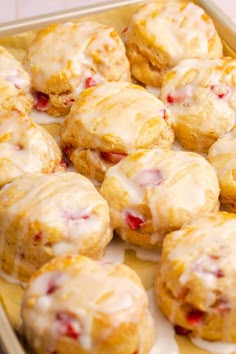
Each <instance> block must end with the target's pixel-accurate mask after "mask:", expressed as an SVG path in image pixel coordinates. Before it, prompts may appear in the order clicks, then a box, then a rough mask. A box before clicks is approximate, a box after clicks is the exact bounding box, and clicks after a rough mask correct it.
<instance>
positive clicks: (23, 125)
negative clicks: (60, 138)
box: [0, 111, 62, 188]
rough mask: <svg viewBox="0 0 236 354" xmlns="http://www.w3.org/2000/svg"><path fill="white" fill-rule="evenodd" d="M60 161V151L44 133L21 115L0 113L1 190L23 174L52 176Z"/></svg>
mask: <svg viewBox="0 0 236 354" xmlns="http://www.w3.org/2000/svg"><path fill="white" fill-rule="evenodd" d="M61 160H62V153H61V150H60V148H59V147H58V145H57V143H56V141H55V140H54V139H53V137H52V136H51V135H50V134H49V133H48V132H47V131H46V129H44V128H42V127H41V126H39V125H37V124H35V123H34V122H32V120H31V119H30V117H28V116H27V115H25V114H24V113H20V112H16V111H3V112H0V188H1V187H2V186H3V185H4V184H6V183H9V182H11V181H12V180H13V179H14V178H16V177H18V176H20V175H22V174H24V173H26V172H43V173H51V172H54V171H55V170H57V169H58V168H61V166H60V163H61Z"/></svg>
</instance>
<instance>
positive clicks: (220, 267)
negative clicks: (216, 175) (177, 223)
mask: <svg viewBox="0 0 236 354" xmlns="http://www.w3.org/2000/svg"><path fill="white" fill-rule="evenodd" d="M226 215H227V214H226ZM226 215H225V219H224V214H217V213H216V214H212V215H209V216H206V217H201V218H198V219H196V220H192V221H191V222H190V223H189V224H186V225H185V226H184V227H182V229H181V230H179V231H176V232H174V233H173V240H174V242H175V246H174V247H173V249H172V250H171V251H170V253H169V254H168V259H169V260H170V261H171V262H175V264H178V262H180V263H181V262H182V259H183V256H184V267H183V271H182V272H181V275H180V277H179V281H180V284H181V286H188V284H189V281H191V280H192V279H196V281H197V282H198V289H199V291H201V292H202V294H201V303H202V305H201V306H202V308H203V309H205V311H208V309H209V308H210V306H213V304H214V303H215V301H216V299H217V298H216V296H218V295H217V292H220V293H222V294H223V295H222V296H224V298H226V300H227V304H228V305H229V306H230V307H235V306H236V298H235V296H234V294H232V292H231V289H232V287H234V277H233V273H232V272H234V271H235V253H236V238H235V230H236V218H234V217H231V218H226ZM232 216H233V214H232ZM189 232H191V235H190V234H189ZM213 235H214V236H213ZM196 298H197V297H196ZM192 301H193V299H192ZM196 306H197V304H196ZM209 311H210V310H209ZM225 318H226V320H227V316H225ZM228 320H229V321H231V317H230V316H228ZM224 328H225V337H224V338H225V340H226V341H227V338H228V335H229V333H230V332H231V331H230V328H231V323H227V324H225V326H224Z"/></svg>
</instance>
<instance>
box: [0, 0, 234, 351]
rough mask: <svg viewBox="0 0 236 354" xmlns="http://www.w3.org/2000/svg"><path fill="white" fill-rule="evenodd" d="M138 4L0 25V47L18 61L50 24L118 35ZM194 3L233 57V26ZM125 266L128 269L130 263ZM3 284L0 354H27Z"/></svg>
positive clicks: (182, 341)
mask: <svg viewBox="0 0 236 354" xmlns="http://www.w3.org/2000/svg"><path fill="white" fill-rule="evenodd" d="M142 2H143V1H138V0H119V1H116V2H115V1H108V2H105V3H104V2H103V3H100V4H96V5H92V6H91V5H90V6H82V7H77V8H74V9H71V10H67V11H61V12H55V13H50V14H47V15H41V16H36V17H31V18H27V19H24V20H18V21H14V22H6V23H2V24H0V44H1V45H4V46H5V47H7V49H9V50H10V51H11V52H12V53H13V54H17V55H16V56H17V57H18V59H21V58H22V57H23V55H24V52H25V49H26V47H27V45H28V43H29V42H30V41H31V40H32V38H33V37H34V36H35V33H36V31H37V30H38V29H40V28H43V27H45V26H46V25H48V24H50V23H53V22H54V23H55V22H65V21H74V20H83V19H86V20H87V19H89V20H96V21H97V22H101V23H105V24H108V25H111V26H113V27H115V28H116V29H117V30H118V31H119V32H121V31H122V29H123V28H125V27H126V26H127V24H128V21H129V18H130V16H131V14H132V13H133V12H134V11H135V9H136V8H137V5H138V4H139V3H142ZM195 2H196V3H197V4H199V5H200V6H201V7H202V8H204V9H205V11H206V12H207V13H208V14H209V16H210V17H211V18H212V20H213V21H214V23H215V25H216V27H217V30H218V32H219V34H220V36H221V39H222V42H223V44H224V49H225V54H227V55H231V56H234V57H236V25H235V24H234V23H233V22H232V21H231V20H230V19H229V18H228V17H227V16H226V15H225V14H224V13H222V11H221V10H220V9H219V8H217V7H216V6H215V5H214V3H213V2H212V1H211V0H199V1H195ZM131 258H132V257H131ZM128 263H129V264H128V265H131V266H132V264H131V263H132V261H130V262H128ZM145 266H147V265H145ZM145 266H144V268H145ZM134 268H135V267H134ZM139 268H140V269H141V268H143V267H142V264H139ZM151 268H152V271H153V270H154V267H153V266H151V265H149V270H150V269H151ZM136 270H137V269H136ZM3 283H4V284H2V283H1V282H0V299H1V300H2V303H3V306H2V305H1V304H0V354H23V353H30V352H29V350H28V349H27V348H26V347H25V345H22V343H21V342H20V341H19V340H18V337H17V335H16V332H15V330H14V329H16V328H17V326H18V319H19V308H20V298H21V296H22V293H23V290H22V288H21V287H20V286H19V285H15V284H7V282H6V281H3ZM12 304H14V306H15V307H14V306H13V305H12ZM12 306H13V308H12ZM4 308H5V309H4ZM177 341H178V344H179V346H180V353H181V354H190V353H191V354H203V353H207V352H206V351H202V350H201V349H198V348H197V347H193V345H192V344H191V343H190V341H188V340H187V339H186V338H178V340H177ZM165 354H170V353H165Z"/></svg>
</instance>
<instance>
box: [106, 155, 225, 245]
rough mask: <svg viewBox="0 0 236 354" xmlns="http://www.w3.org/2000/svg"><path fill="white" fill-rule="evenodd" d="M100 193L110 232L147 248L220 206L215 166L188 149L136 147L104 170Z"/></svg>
mask: <svg viewBox="0 0 236 354" xmlns="http://www.w3.org/2000/svg"><path fill="white" fill-rule="evenodd" d="M100 192H101V194H102V195H103V197H104V198H105V199H106V200H107V201H108V205H109V208H110V215H111V224H112V227H113V229H114V231H115V232H116V233H117V234H118V235H120V237H121V238H122V239H124V240H127V241H128V242H131V243H135V244H138V245H140V246H144V247H148V248H158V247H160V246H161V245H162V241H163V238H164V237H165V234H166V233H167V232H169V231H172V230H176V229H179V228H180V227H181V226H182V225H183V224H184V223H185V222H187V221H189V220H191V218H193V217H195V216H197V215H203V214H205V213H206V212H211V211H215V210H218V206H219V203H218V197H219V185H218V180H217V176H216V172H215V170H214V168H213V167H212V166H211V165H210V164H209V163H208V162H207V161H206V160H205V158H204V157H202V156H201V155H198V154H195V153H192V152H186V151H161V150H159V149H153V150H138V151H134V152H132V153H131V154H129V156H127V157H125V158H124V159H123V160H122V161H120V162H119V163H118V164H117V165H116V166H113V167H110V168H109V169H108V170H107V172H106V175H105V178H104V181H103V183H102V186H101V189H100Z"/></svg>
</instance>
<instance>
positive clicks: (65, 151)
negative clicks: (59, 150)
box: [63, 146, 72, 158]
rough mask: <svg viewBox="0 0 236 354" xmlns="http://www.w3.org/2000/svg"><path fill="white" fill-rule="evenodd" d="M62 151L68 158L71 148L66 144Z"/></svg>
mask: <svg viewBox="0 0 236 354" xmlns="http://www.w3.org/2000/svg"><path fill="white" fill-rule="evenodd" d="M63 152H64V154H65V155H66V157H68V158H69V157H70V155H71V153H72V148H71V147H69V146H66V147H64V149H63Z"/></svg>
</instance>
